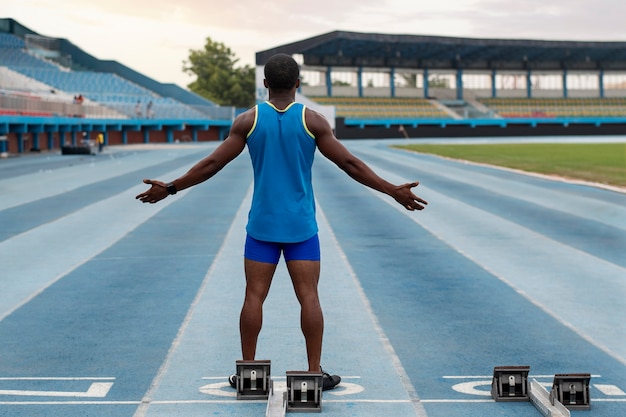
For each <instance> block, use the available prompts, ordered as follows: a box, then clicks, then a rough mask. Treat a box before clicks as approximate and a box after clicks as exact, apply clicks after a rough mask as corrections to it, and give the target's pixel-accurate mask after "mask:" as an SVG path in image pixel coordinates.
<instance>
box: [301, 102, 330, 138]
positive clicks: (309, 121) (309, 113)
mask: <svg viewBox="0 0 626 417" xmlns="http://www.w3.org/2000/svg"><path fill="white" fill-rule="evenodd" d="M304 119H305V121H306V125H307V127H308V128H309V130H310V131H311V133H313V134H314V135H315V137H319V136H321V135H325V134H328V133H329V132H332V131H331V128H330V123H328V120H326V117H324V115H323V114H321V113H319V112H318V111H315V110H313V109H311V108H309V107H307V108H306V110H305V113H304Z"/></svg>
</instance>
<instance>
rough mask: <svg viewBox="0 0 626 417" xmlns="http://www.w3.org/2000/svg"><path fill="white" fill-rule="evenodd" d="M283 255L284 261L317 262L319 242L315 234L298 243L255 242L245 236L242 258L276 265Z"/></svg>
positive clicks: (318, 258) (248, 236)
mask: <svg viewBox="0 0 626 417" xmlns="http://www.w3.org/2000/svg"><path fill="white" fill-rule="evenodd" d="M281 252H282V253H283V255H284V257H285V261H319V260H320V240H319V237H318V236H317V233H316V234H315V236H313V237H312V238H310V239H308V240H305V241H304V242H298V243H278V242H264V241H262V240H256V239H255V238H253V237H252V236H250V235H247V236H246V247H245V251H244V256H245V257H246V258H247V259H250V260H252V261H257V262H266V263H270V264H274V265H276V264H278V260H279V259H280V254H281Z"/></svg>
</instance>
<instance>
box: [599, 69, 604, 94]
mask: <svg viewBox="0 0 626 417" xmlns="http://www.w3.org/2000/svg"><path fill="white" fill-rule="evenodd" d="M598 89H599V90H600V98H604V70H603V69H601V70H600V72H599V73H598Z"/></svg>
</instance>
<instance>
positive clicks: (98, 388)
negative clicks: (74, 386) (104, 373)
mask: <svg viewBox="0 0 626 417" xmlns="http://www.w3.org/2000/svg"><path fill="white" fill-rule="evenodd" d="M112 386H113V382H93V383H92V384H91V385H90V386H89V388H88V389H87V391H29V390H1V389H0V395H12V396H13V395H14V396H21V397H86V398H104V397H106V396H107V394H108V393H109V391H110V390H111V387H112Z"/></svg>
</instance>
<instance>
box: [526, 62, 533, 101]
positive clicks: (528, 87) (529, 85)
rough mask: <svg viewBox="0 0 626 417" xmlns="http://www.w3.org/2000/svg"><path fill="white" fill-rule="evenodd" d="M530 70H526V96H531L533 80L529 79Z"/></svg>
mask: <svg viewBox="0 0 626 417" xmlns="http://www.w3.org/2000/svg"><path fill="white" fill-rule="evenodd" d="M531 76H532V71H531V70H530V69H529V70H527V71H526V97H528V98H532V96H533V81H532V80H531V78H530V77H531Z"/></svg>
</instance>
